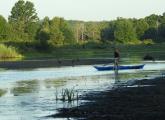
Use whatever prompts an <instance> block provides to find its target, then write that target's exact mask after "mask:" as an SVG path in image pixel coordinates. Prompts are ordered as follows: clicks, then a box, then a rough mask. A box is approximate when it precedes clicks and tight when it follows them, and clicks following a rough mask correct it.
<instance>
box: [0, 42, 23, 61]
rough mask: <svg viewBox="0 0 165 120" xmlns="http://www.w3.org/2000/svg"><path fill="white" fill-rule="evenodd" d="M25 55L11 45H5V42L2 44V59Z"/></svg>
mask: <svg viewBox="0 0 165 120" xmlns="http://www.w3.org/2000/svg"><path fill="white" fill-rule="evenodd" d="M22 57H23V56H22V55H21V54H19V53H18V52H17V50H16V48H14V47H11V46H8V47H7V46H5V45H4V44H0V58H1V59H9V58H22Z"/></svg>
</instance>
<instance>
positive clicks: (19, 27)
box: [8, 0, 38, 40]
mask: <svg viewBox="0 0 165 120" xmlns="http://www.w3.org/2000/svg"><path fill="white" fill-rule="evenodd" d="M8 19H9V23H10V24H11V25H12V29H13V31H14V32H15V33H17V34H20V35H19V39H26V40H28V38H29V33H28V30H27V29H29V26H31V25H32V23H35V22H37V21H38V17H37V13H36V10H35V8H34V4H33V3H32V2H29V1H26V2H25V1H24V0H18V2H16V3H15V5H14V7H13V8H12V11H11V15H10V16H9V18H8ZM33 25H34V24H33Z"/></svg>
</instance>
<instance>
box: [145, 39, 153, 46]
mask: <svg viewBox="0 0 165 120" xmlns="http://www.w3.org/2000/svg"><path fill="white" fill-rule="evenodd" d="M143 44H145V45H153V44H154V42H153V40H152V39H144V40H143Z"/></svg>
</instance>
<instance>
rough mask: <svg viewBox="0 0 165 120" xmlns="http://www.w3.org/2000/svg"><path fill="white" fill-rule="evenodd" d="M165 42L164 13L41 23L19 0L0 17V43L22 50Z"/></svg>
mask: <svg viewBox="0 0 165 120" xmlns="http://www.w3.org/2000/svg"><path fill="white" fill-rule="evenodd" d="M164 40H165V13H164V14H163V15H155V14H152V15H149V16H147V17H145V18H141V19H136V18H132V19H128V18H121V17H118V18H117V19H116V20H112V21H100V22H95V21H90V22H85V21H76V20H65V19H64V18H61V17H54V18H52V19H50V18H49V17H45V18H44V19H42V20H40V19H39V17H38V16H37V13H36V9H35V6H34V4H33V3H32V2H30V1H24V0H18V2H16V3H15V5H14V6H13V8H12V9H11V14H10V16H9V17H8V20H6V19H5V18H4V17H3V16H2V15H1V16H0V43H1V44H4V45H5V46H12V47H15V48H17V49H19V50H22V51H27V50H39V51H45V50H48V49H49V50H51V49H53V48H56V47H61V46H66V45H83V44H88V43H91V42H92V43H95V42H96V43H106V44H107V43H110V44H113V43H114V42H115V43H118V44H131V45H132V44H133V45H136V44H154V43H161V42H164Z"/></svg>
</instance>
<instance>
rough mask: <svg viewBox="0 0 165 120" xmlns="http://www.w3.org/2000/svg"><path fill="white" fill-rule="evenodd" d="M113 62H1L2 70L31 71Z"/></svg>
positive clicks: (89, 60)
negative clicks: (34, 69)
mask: <svg viewBox="0 0 165 120" xmlns="http://www.w3.org/2000/svg"><path fill="white" fill-rule="evenodd" d="M112 62H113V59H112V58H84V59H47V60H42V59H41V60H21V61H0V68H6V69H27V68H29V69H30V68H48V67H61V66H75V65H94V64H108V63H112Z"/></svg>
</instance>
